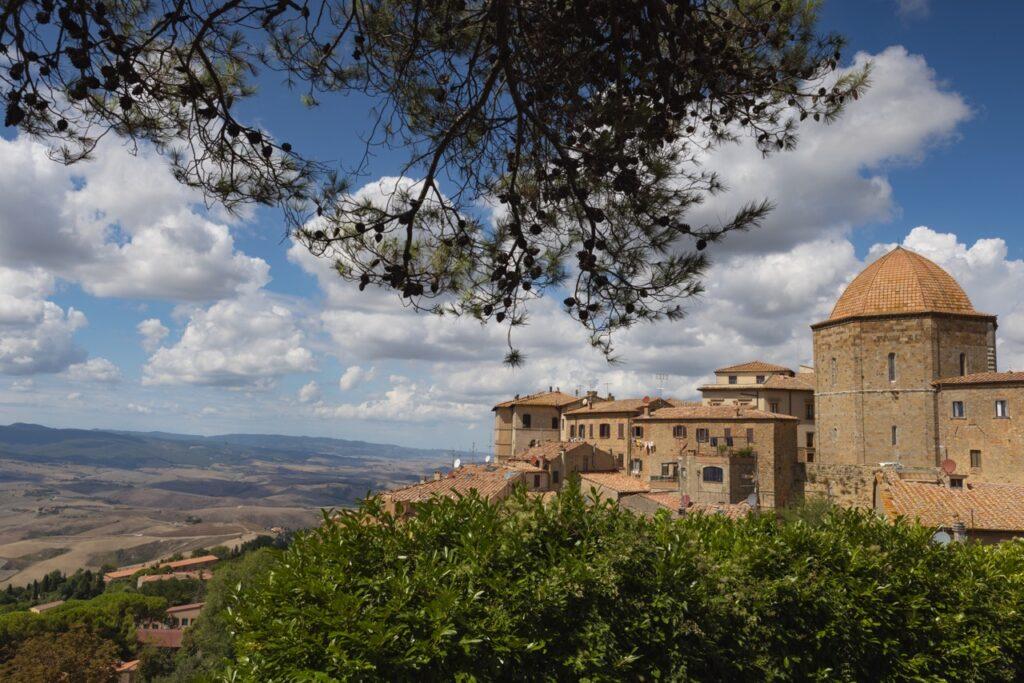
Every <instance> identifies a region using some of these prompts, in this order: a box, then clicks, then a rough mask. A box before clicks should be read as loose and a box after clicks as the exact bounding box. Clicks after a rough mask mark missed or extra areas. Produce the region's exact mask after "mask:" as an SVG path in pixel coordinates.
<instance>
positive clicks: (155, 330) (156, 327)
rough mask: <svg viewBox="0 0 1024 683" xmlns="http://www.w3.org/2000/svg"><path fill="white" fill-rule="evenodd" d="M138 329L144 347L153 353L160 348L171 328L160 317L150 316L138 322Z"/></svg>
mask: <svg viewBox="0 0 1024 683" xmlns="http://www.w3.org/2000/svg"><path fill="white" fill-rule="evenodd" d="M136 329H137V330H138V331H139V334H140V335H142V348H143V349H145V350H146V351H148V352H150V353H152V352H153V351H156V350H157V348H159V346H160V344H161V343H162V342H163V340H164V339H165V338H166V337H167V335H168V334H170V332H171V331H170V330H169V329H167V327H166V326H165V325H164V324H163V323H162V322H160V319H159V318H148V319H146V320H143V321H142V322H141V323H139V324H138V326H137V327H136Z"/></svg>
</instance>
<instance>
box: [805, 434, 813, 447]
mask: <svg viewBox="0 0 1024 683" xmlns="http://www.w3.org/2000/svg"><path fill="white" fill-rule="evenodd" d="M805 438H806V441H805V443H806V444H807V447H808V448H814V432H807V434H806V435H805Z"/></svg>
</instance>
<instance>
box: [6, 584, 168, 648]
mask: <svg viewBox="0 0 1024 683" xmlns="http://www.w3.org/2000/svg"><path fill="white" fill-rule="evenodd" d="M166 608H167V601H166V600H164V599H163V598H157V597H147V596H144V595H139V594H137V593H127V592H125V593H104V594H103V595H100V596H98V597H95V598H93V599H91V600H69V601H67V602H65V603H64V604H63V605H60V606H59V607H54V608H53V609H50V610H47V611H46V612H43V613H42V614H35V613H32V612H11V613H9V614H4V615H2V616H0V661H3V660H4V659H5V656H7V655H9V654H10V653H11V651H12V649H13V648H14V647H15V646H16V645H17V644H18V643H20V642H21V641H23V640H25V639H27V638H31V637H32V636H37V635H43V634H53V633H64V632H66V631H70V630H72V628H78V627H81V628H84V629H85V630H86V631H88V632H89V633H92V634H95V635H97V636H99V637H100V638H103V639H105V640H109V641H113V642H114V643H117V644H118V646H120V648H121V649H122V650H123V651H125V652H127V651H129V650H130V649H132V648H134V646H135V624H136V622H137V621H139V620H141V619H147V618H157V619H158V618H162V617H163V614H164V610H165V609H166Z"/></svg>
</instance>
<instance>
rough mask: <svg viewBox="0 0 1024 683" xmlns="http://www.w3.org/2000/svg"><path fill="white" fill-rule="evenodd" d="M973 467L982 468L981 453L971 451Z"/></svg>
mask: <svg viewBox="0 0 1024 683" xmlns="http://www.w3.org/2000/svg"><path fill="white" fill-rule="evenodd" d="M971 467H981V451H971Z"/></svg>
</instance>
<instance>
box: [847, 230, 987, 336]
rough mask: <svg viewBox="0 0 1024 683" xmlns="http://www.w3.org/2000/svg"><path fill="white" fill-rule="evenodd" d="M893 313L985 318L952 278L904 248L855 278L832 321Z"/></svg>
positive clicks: (882, 259) (922, 257) (892, 252)
mask: <svg viewBox="0 0 1024 683" xmlns="http://www.w3.org/2000/svg"><path fill="white" fill-rule="evenodd" d="M893 313H955V314H961V315H982V314H981V313H978V311H976V310H974V305H973V304H971V300H970V299H969V298H967V294H965V293H964V290H963V289H962V288H961V287H960V285H959V284H957V281H956V280H954V279H953V276H951V275H950V274H949V273H947V272H946V271H944V270H943V269H942V268H941V267H939V266H938V265H936V264H935V263H933V262H932V261H929V260H928V259H926V258H925V257H924V256H921V255H920V254H915V253H914V252H912V251H907V250H906V249H904V248H903V247H896V248H895V249H893V250H892V251H890V252H889V253H888V254H886V255H885V256H883V257H882V258H880V259H878V260H877V261H875V262H874V263H872V264H871V265H870V266H868V267H867V268H865V269H864V271H863V272H862V273H861V274H860V275H858V276H857V277H855V278H854V279H853V282H851V283H850V286H849V287H847V288H846V291H845V292H843V295H842V296H841V297H839V301H837V302H836V305H835V308H833V309H832V315H830V316H829V320H830V321H831V320H842V319H844V318H859V317H863V316H876V315H890V314H893Z"/></svg>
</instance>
